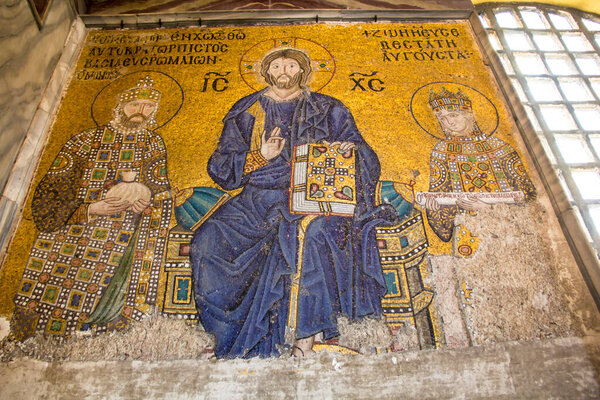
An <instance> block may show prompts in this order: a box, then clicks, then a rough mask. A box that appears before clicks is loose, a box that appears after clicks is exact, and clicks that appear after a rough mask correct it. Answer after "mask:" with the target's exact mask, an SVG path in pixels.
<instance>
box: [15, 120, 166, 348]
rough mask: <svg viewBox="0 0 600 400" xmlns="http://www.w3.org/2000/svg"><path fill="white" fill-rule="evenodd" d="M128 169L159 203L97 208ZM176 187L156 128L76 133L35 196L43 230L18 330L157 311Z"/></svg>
mask: <svg viewBox="0 0 600 400" xmlns="http://www.w3.org/2000/svg"><path fill="white" fill-rule="evenodd" d="M126 171H133V172H136V173H137V176H136V179H135V181H136V182H140V183H142V184H144V185H146V186H147V187H148V188H149V189H150V191H151V193H152V199H151V202H152V205H151V206H150V207H148V208H147V209H146V210H145V211H144V212H142V213H139V214H135V213H133V212H132V211H131V210H126V211H124V212H121V213H120V214H116V215H109V216H88V212H87V210H88V206H89V204H91V203H93V202H96V201H98V200H101V199H103V198H104V197H105V194H106V192H107V191H108V190H109V189H110V188H111V187H112V186H114V185H115V184H117V183H118V182H120V181H121V177H122V173H123V172H126ZM169 189H170V188H169V181H168V179H167V170H166V150H165V146H164V143H163V141H162V139H161V138H160V136H158V135H157V134H156V133H154V132H151V131H148V130H140V131H138V132H133V133H122V132H119V130H117V129H113V128H112V127H111V126H110V125H109V126H103V127H98V128H96V129H91V130H88V131H84V132H81V133H79V134H77V135H75V136H73V137H72V138H71V139H70V140H69V141H68V142H67V143H66V144H65V145H64V146H63V148H62V149H61V151H60V152H59V153H58V155H57V157H56V159H55V160H54V162H53V163H52V165H51V166H50V169H49V170H48V172H47V173H46V175H45V176H44V177H43V179H42V180H41V182H40V183H39V185H38V186H37V188H36V190H35V193H34V196H33V201H32V204H31V211H32V215H33V220H34V222H35V225H36V227H37V228H38V229H39V231H40V232H39V233H38V234H37V237H36V239H35V241H34V244H33V246H32V249H31V252H30V256H29V260H28V261H27V265H26V266H25V271H24V273H23V277H22V280H21V283H20V285H19V288H18V291H17V293H16V295H15V306H16V309H15V314H14V316H13V320H12V322H11V325H12V326H11V328H12V331H13V334H14V335H15V336H16V337H18V338H26V337H28V336H31V335H33V334H34V333H35V332H38V331H40V332H45V333H49V334H56V335H69V334H71V333H73V332H74V331H75V330H79V329H82V328H83V329H85V328H86V326H87V325H89V324H96V325H97V326H98V330H99V331H102V330H106V329H109V330H110V329H114V328H117V329H118V328H122V327H125V325H127V322H128V321H129V320H132V319H136V320H137V319H140V318H141V317H142V316H143V315H144V314H145V313H147V312H149V311H150V310H151V309H152V305H153V304H154V303H155V300H156V292H157V287H158V274H159V270H160V267H161V263H162V259H163V253H164V248H165V243H166V235H167V229H168V226H169V221H170V217H171V210H172V200H171V195H170V190H169Z"/></svg>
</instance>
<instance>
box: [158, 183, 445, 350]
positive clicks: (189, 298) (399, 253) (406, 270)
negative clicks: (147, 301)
mask: <svg viewBox="0 0 600 400" xmlns="http://www.w3.org/2000/svg"><path fill="white" fill-rule="evenodd" d="M413 185H414V182H411V183H409V184H405V183H400V182H394V181H379V182H378V184H377V192H376V205H381V204H388V205H390V206H391V207H393V209H394V210H395V211H396V214H397V216H398V219H397V223H396V224H394V225H393V226H385V227H383V226H382V227H376V228H375V237H376V240H377V247H378V251H379V259H380V262H381V267H382V272H383V276H384V278H385V283H386V286H387V293H386V295H385V297H384V298H383V299H382V300H381V305H382V309H383V314H384V316H385V321H386V324H387V325H388V327H389V328H390V330H391V331H392V333H394V334H396V333H397V332H398V330H400V329H402V328H410V330H407V332H408V331H411V332H416V340H417V341H418V346H419V347H420V348H421V349H431V348H437V347H441V346H442V345H443V344H444V334H443V331H442V324H441V319H440V317H439V315H438V313H437V308H436V307H435V292H434V291H433V289H432V288H431V287H430V286H428V285H427V284H426V278H427V277H428V276H429V274H430V273H431V265H430V263H429V257H428V250H427V249H428V245H429V243H428V241H427V235H426V232H425V227H424V221H423V216H422V214H421V211H419V210H418V209H416V208H415V207H414V190H413ZM230 197H231V196H230V195H229V194H227V193H226V192H224V191H222V190H219V189H217V188H213V187H206V186H202V187H193V188H186V189H184V190H179V191H176V193H175V210H174V211H175V219H176V220H177V225H176V226H175V227H173V228H172V229H171V230H170V231H169V235H168V240H167V254H166V258H165V263H164V267H163V268H164V270H163V271H162V272H163V274H162V275H163V279H162V280H161V282H162V288H161V289H162V291H161V293H164V296H163V299H162V304H161V306H160V308H161V312H162V314H163V315H165V316H169V317H175V318H180V319H185V320H196V319H197V318H198V315H197V312H196V307H195V303H194V294H193V283H192V271H191V269H190V260H189V251H190V242H191V240H192V238H193V235H194V231H195V230H196V229H198V227H199V226H200V225H202V223H203V222H204V221H205V220H206V219H207V218H209V217H210V215H211V214H212V213H213V212H214V211H215V210H216V209H218V208H219V207H220V206H221V205H222V204H223V203H225V202H226V201H227V200H228V199H229V198H230ZM392 350H394V348H392Z"/></svg>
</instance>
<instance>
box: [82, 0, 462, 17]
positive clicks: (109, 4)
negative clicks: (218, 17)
mask: <svg viewBox="0 0 600 400" xmlns="http://www.w3.org/2000/svg"><path fill="white" fill-rule="evenodd" d="M87 3H88V10H87V13H88V14H94V15H99V14H145V13H165V12H189V11H245V10H274V9H278V10H298V9H313V10H344V9H363V10H364V9H371V10H375V9H379V10H458V9H462V10H465V9H468V10H470V9H473V5H472V4H471V2H470V1H469V0H388V1H386V0H300V1H293V2H290V1H276V0H258V1H250V0H225V1H217V0H202V1H189V0H150V1H143V2H141V1H139V0H126V1H118V0H107V1H94V0H89V1H88V2H87Z"/></svg>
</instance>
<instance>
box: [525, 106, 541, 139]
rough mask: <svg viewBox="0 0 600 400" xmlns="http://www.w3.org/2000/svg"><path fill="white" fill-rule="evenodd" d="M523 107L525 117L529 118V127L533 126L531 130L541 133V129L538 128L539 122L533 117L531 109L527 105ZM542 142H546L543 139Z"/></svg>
mask: <svg viewBox="0 0 600 400" xmlns="http://www.w3.org/2000/svg"><path fill="white" fill-rule="evenodd" d="M523 107H525V112H527V116H528V117H529V121H531V125H532V126H533V129H535V130H536V132H541V131H542V127H541V126H540V122H539V121H538V119H537V117H536V116H535V114H534V112H533V109H532V108H531V107H530V106H528V105H523ZM544 140H546V139H545V138H544Z"/></svg>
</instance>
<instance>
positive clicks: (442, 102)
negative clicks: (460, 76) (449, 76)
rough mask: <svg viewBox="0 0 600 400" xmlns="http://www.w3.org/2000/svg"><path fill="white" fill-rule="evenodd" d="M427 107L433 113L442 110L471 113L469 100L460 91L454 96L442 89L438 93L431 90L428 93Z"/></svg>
mask: <svg viewBox="0 0 600 400" xmlns="http://www.w3.org/2000/svg"><path fill="white" fill-rule="evenodd" d="M429 105H430V106H431V109H432V110H433V112H439V111H442V110H448V111H455V110H464V111H472V110H473V108H472V107H471V100H469V98H468V97H467V95H466V94H464V93H463V92H462V91H461V90H460V89H458V92H456V94H454V93H452V92H451V91H449V90H447V89H446V88H445V87H442V91H441V92H440V93H435V92H434V91H433V89H431V91H430V92H429Z"/></svg>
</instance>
